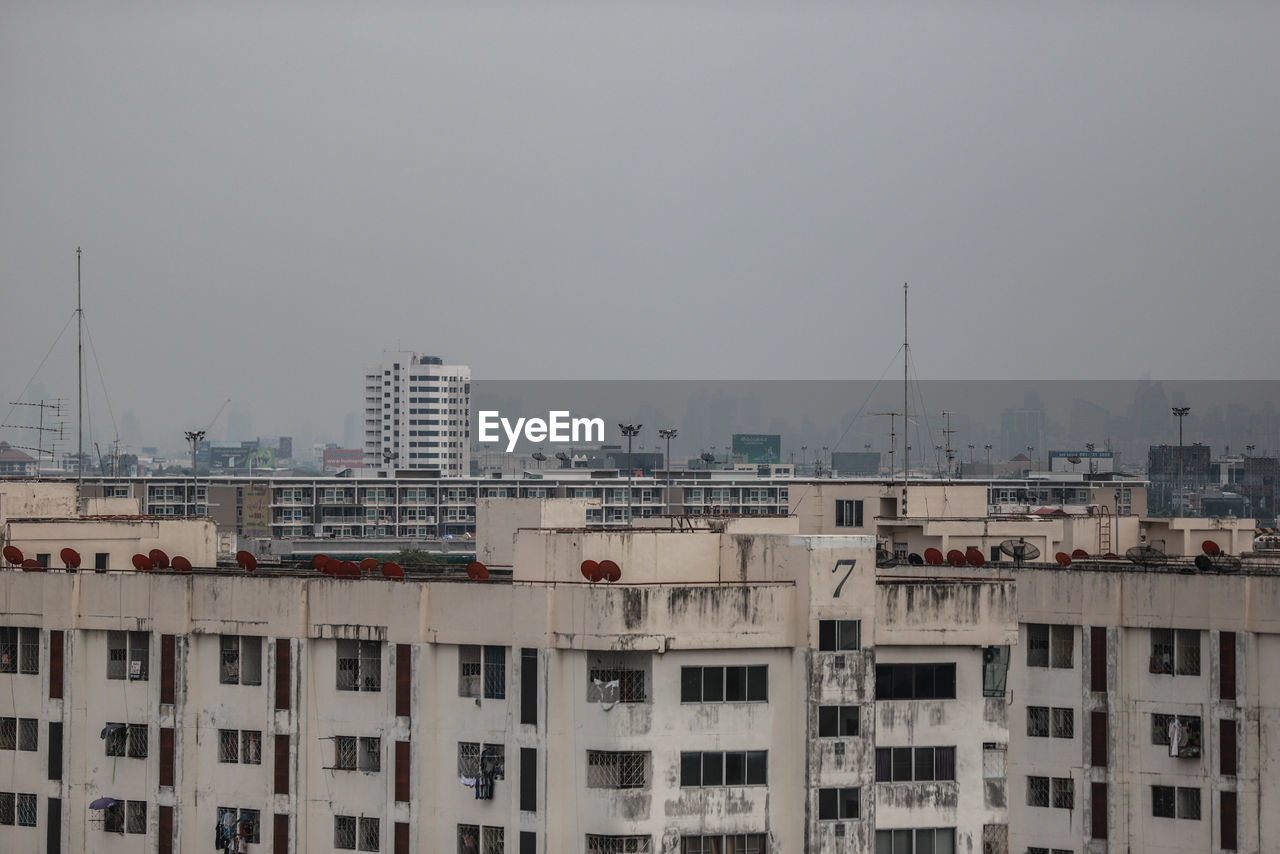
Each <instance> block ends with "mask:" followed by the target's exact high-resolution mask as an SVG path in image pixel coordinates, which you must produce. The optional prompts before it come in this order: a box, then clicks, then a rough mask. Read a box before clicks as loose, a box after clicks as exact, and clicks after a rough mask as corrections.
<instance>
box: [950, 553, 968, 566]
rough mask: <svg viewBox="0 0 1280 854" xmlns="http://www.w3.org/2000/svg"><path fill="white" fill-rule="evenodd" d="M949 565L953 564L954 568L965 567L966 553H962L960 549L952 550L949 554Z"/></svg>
mask: <svg viewBox="0 0 1280 854" xmlns="http://www.w3.org/2000/svg"><path fill="white" fill-rule="evenodd" d="M947 563H949V564H951V565H952V566H964V564H965V556H964V552H962V551H960V550H959V549H951V550H950V551H949V552H947Z"/></svg>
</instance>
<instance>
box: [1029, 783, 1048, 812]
mask: <svg viewBox="0 0 1280 854" xmlns="http://www.w3.org/2000/svg"><path fill="white" fill-rule="evenodd" d="M1027 806H1029V807H1047V806H1049V778H1048V777H1028V778H1027Z"/></svg>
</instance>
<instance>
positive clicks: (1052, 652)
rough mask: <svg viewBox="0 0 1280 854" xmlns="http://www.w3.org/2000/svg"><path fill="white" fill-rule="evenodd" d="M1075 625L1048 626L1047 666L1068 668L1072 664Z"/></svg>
mask: <svg viewBox="0 0 1280 854" xmlns="http://www.w3.org/2000/svg"><path fill="white" fill-rule="evenodd" d="M1075 636H1076V627H1075V626H1050V627H1049V666H1050V667H1062V668H1070V667H1073V666H1075V665H1074V652H1075Z"/></svg>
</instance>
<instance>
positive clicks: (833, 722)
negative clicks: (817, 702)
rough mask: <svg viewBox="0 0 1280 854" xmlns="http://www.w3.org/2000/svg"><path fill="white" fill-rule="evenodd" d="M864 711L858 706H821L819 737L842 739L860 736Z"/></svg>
mask: <svg viewBox="0 0 1280 854" xmlns="http://www.w3.org/2000/svg"><path fill="white" fill-rule="evenodd" d="M861 730H862V710H861V709H860V708H859V707H858V706H819V707H818V737H819V738H841V737H845V736H855V735H859V734H860V733H861Z"/></svg>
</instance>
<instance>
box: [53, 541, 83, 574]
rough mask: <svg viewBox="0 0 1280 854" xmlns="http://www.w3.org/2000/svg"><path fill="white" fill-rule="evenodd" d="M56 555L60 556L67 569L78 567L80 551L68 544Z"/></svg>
mask: <svg viewBox="0 0 1280 854" xmlns="http://www.w3.org/2000/svg"><path fill="white" fill-rule="evenodd" d="M58 557H60V558H62V563H63V564H64V565H65V566H66V567H67V569H79V568H80V552H78V551H76V550H75V549H73V548H71V547H70V546H67V547H66V548H65V549H63V550H62V551H60V552H58Z"/></svg>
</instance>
